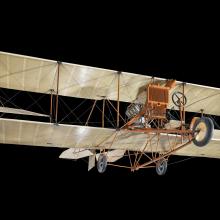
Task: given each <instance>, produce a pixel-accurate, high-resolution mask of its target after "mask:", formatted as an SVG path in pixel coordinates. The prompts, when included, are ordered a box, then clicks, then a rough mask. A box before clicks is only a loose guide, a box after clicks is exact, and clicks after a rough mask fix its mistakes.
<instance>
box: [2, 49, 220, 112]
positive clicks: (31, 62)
mask: <svg viewBox="0 0 220 220" xmlns="http://www.w3.org/2000/svg"><path fill="white" fill-rule="evenodd" d="M58 72H59V77H58ZM58 79H59V80H58ZM151 79H152V77H151V76H144V75H137V74H133V73H128V72H121V73H120V85H119V91H120V95H119V100H120V101H123V102H133V101H134V100H135V99H136V98H137V96H138V94H139V93H140V91H141V89H142V88H143V87H144V86H145V85H146V84H147V83H149V82H150V81H151ZM57 80H58V81H59V83H58V84H59V86H58V94H59V95H62V96H70V97H79V98H86V99H96V100H99V99H103V98H104V97H105V98H106V99H109V100H117V88H118V72H117V71H114V70H107V69H101V68H95V67H89V66H82V65H77V64H70V63H64V62H62V63H60V64H58V62H56V61H53V60H46V59H40V58H34V57H27V56H22V55H16V54H9V53H4V52H0V87H2V88H9V89H16V90H24V91H31V92H37V93H50V92H51V90H53V91H54V92H57ZM155 80H158V81H159V82H160V83H164V82H165V81H166V80H165V79H161V78H155ZM181 85H182V82H177V86H176V88H174V90H173V91H171V92H170V97H171V96H172V94H173V92H175V91H182V86H181ZM185 95H186V97H187V100H188V101H187V104H186V107H185V110H186V111H189V112H200V111H201V109H203V110H204V113H206V114H212V115H218V116H220V106H219V105H217V104H216V103H218V101H219V98H220V89H219V88H212V87H207V86H201V85H195V84H191V83H186V85H185ZM172 107H174V105H173V104H172V101H171V98H170V106H169V108H172Z"/></svg>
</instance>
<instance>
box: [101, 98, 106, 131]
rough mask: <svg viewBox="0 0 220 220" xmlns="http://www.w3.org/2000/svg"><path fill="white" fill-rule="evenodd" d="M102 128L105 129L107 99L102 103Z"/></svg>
mask: <svg viewBox="0 0 220 220" xmlns="http://www.w3.org/2000/svg"><path fill="white" fill-rule="evenodd" d="M102 127H103V128H104V127H105V99H103V102H102Z"/></svg>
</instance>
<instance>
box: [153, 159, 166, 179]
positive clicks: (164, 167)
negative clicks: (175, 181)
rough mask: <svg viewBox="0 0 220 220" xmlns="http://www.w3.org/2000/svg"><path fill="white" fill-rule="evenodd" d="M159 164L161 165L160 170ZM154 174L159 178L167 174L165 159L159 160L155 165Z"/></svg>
mask: <svg viewBox="0 0 220 220" xmlns="http://www.w3.org/2000/svg"><path fill="white" fill-rule="evenodd" d="M161 164H162V169H163V170H160V169H161ZM156 172H157V174H158V175H159V176H163V175H164V174H165V173H166V172H167V160H166V159H164V158H163V159H161V160H159V161H158V162H157V163H156Z"/></svg>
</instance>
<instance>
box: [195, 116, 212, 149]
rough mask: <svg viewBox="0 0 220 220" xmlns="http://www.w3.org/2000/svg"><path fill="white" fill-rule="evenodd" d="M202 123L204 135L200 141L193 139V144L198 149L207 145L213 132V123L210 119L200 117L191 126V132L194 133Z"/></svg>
mask: <svg viewBox="0 0 220 220" xmlns="http://www.w3.org/2000/svg"><path fill="white" fill-rule="evenodd" d="M200 123H204V124H205V126H206V134H205V136H204V138H203V139H202V140H196V138H194V139H193V143H194V144H195V145H196V146H198V147H203V146H205V145H207V144H208V143H209V141H210V140H211V139H212V136H213V131H214V124H213V121H212V120H211V119H210V118H207V117H202V118H198V119H197V120H196V121H195V123H194V125H193V129H192V130H193V132H195V131H196V127H197V126H198V125H199V124H200Z"/></svg>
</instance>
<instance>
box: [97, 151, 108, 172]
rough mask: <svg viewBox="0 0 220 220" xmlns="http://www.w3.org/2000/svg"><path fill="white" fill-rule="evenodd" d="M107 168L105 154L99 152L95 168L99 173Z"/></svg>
mask: <svg viewBox="0 0 220 220" xmlns="http://www.w3.org/2000/svg"><path fill="white" fill-rule="evenodd" d="M106 168H107V157H106V155H105V154H100V155H99V159H98V161H97V169H98V172H99V173H104V172H105V171H106Z"/></svg>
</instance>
